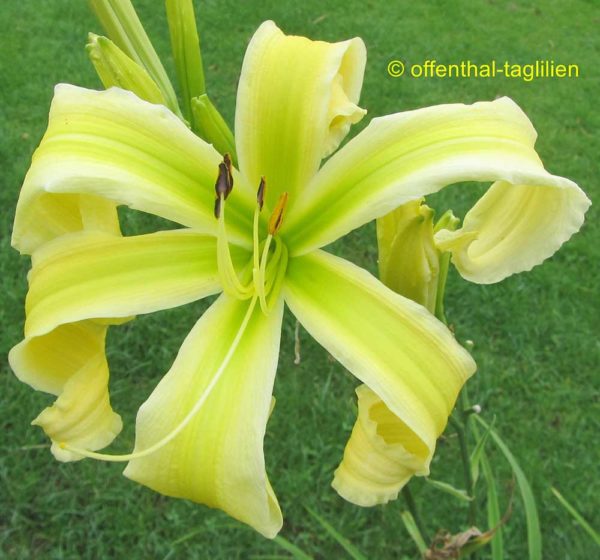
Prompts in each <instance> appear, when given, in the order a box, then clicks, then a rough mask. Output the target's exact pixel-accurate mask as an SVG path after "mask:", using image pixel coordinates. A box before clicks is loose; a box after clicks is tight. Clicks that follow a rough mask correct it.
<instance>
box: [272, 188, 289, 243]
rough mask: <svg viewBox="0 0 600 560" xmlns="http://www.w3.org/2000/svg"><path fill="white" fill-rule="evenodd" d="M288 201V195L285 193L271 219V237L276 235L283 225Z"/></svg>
mask: <svg viewBox="0 0 600 560" xmlns="http://www.w3.org/2000/svg"><path fill="white" fill-rule="evenodd" d="M287 200H288V193H286V192H284V193H283V194H282V195H281V196H280V197H279V200H278V201H277V205H276V206H275V210H273V213H272V214H271V217H270V218H269V235H275V234H276V233H277V232H278V231H279V229H280V228H281V224H282V223H283V213H284V211H285V206H286V204H287Z"/></svg>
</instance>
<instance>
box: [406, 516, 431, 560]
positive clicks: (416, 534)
mask: <svg viewBox="0 0 600 560" xmlns="http://www.w3.org/2000/svg"><path fill="white" fill-rule="evenodd" d="M400 517H401V518H402V522H403V523H404V526H405V527H406V530H407V531H408V534H409V535H410V536H411V538H412V540H413V541H414V542H415V544H416V545H417V548H418V549H419V553H420V554H424V553H425V552H427V545H426V544H425V541H424V539H423V536H422V535H421V531H419V528H418V527H417V524H416V523H415V519H414V517H413V516H412V514H411V513H410V511H403V512H402V513H401V514H400Z"/></svg>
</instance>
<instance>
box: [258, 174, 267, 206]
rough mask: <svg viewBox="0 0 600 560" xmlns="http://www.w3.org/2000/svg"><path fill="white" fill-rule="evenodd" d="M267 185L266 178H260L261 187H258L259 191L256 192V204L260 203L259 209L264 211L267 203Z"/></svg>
mask: <svg viewBox="0 0 600 560" xmlns="http://www.w3.org/2000/svg"><path fill="white" fill-rule="evenodd" d="M266 186H267V183H266V181H265V178H264V177H261V178H260V185H258V190H257V191H256V202H257V203H258V209H259V210H262V209H263V205H264V203H265V187H266Z"/></svg>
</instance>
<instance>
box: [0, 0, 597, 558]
mask: <svg viewBox="0 0 600 560" xmlns="http://www.w3.org/2000/svg"><path fill="white" fill-rule="evenodd" d="M135 4H136V6H137V7H138V9H139V13H140V16H141V18H142V21H143V22H144V24H145V25H146V27H147V30H148V32H149V34H150V36H151V38H152V40H153V41H154V43H155V46H156V47H157V50H158V51H159V52H160V53H161V55H162V56H163V58H164V60H165V61H166V64H167V66H168V69H169V70H173V65H172V60H171V59H170V53H169V47H168V33H167V27H166V21H165V17H164V10H163V5H162V2H161V1H159V0H154V1H153V0H143V1H142V0H138V1H136V2H135ZM195 4H196V5H197V7H198V8H199V9H198V19H199V26H200V30H201V34H202V39H203V53H204V57H205V64H206V72H207V79H208V88H209V93H211V96H212V97H213V99H215V100H216V102H217V104H218V106H219V107H220V108H221V109H222V110H223V112H224V114H225V115H226V116H227V117H228V118H229V119H230V120H231V119H232V117H233V113H234V106H235V92H236V84H237V79H238V75H239V70H240V66H241V61H242V57H243V53H244V50H245V47H246V44H247V42H248V40H249V38H250V37H251V35H252V33H253V31H254V30H255V29H256V27H257V26H258V25H259V24H260V22H262V21H263V20H265V19H269V18H270V19H274V20H275V21H276V22H277V23H278V24H279V25H280V26H281V27H282V28H283V29H284V30H285V31H286V32H287V33H295V34H302V35H307V36H309V37H311V38H319V39H325V40H341V39H346V38H349V37H351V36H355V35H359V36H361V37H362V38H363V39H364V40H365V42H366V45H367V48H368V53H369V60H368V65H367V72H366V79H365V86H364V89H363V95H362V106H364V107H366V108H367V109H368V110H369V116H376V115H381V114H387V113H392V112H396V111H400V110H406V109H413V108H417V107H422V106H426V105H432V104H436V103H447V102H466V103H470V102H473V101H476V100H487V99H493V98H495V97H497V96H500V95H509V96H510V97H512V98H513V99H514V100H516V101H517V102H518V103H519V104H520V106H521V107H522V108H523V109H524V110H525V111H526V113H527V114H528V115H529V117H530V118H531V120H532V121H533V123H534V125H535V126H536V128H537V130H538V132H539V136H540V137H539V140H538V144H537V148H538V151H539V153H540V155H541V157H542V159H543V161H544V162H545V164H546V167H547V168H548V169H549V170H550V171H551V172H553V173H555V174H558V175H563V176H566V177H569V178H571V179H573V180H575V181H576V182H577V183H578V184H580V185H581V186H582V187H583V188H584V189H585V190H586V192H587V193H588V195H589V196H590V197H591V198H592V200H593V199H594V198H595V196H596V195H597V193H598V175H599V173H598V171H599V170H598V154H599V153H600V140H599V137H598V128H599V125H600V116H599V113H598V111H597V110H596V104H597V102H598V96H599V93H600V88H599V87H598V86H599V81H598V80H599V75H600V74H599V71H598V68H599V65H598V60H599V57H600V41H599V34H598V32H597V30H598V27H599V24H600V10H599V8H598V3H597V2H596V1H592V0H588V1H585V0H571V1H569V2H562V1H560V0H549V1H546V2H529V1H525V0H514V1H512V2H503V1H500V0H488V1H484V0H477V1H466V0H463V1H460V2H451V1H444V0H435V1H430V2H415V1H400V2H398V1H396V2H395V1H390V0H383V1H381V0H364V1H357V0H346V1H343V2H342V1H323V0H308V1H305V2H296V1H288V0H268V1H264V2H237V1H234V0H227V1H216V0H204V1H201V2H200V1H198V2H195ZM88 31H95V32H100V27H99V25H98V24H97V23H96V22H95V21H94V19H93V17H92V15H91V14H90V13H89V12H88V10H87V6H86V3H85V2H73V1H72V0H53V1H51V2H41V1H40V2H38V1H34V0H5V1H4V2H2V3H1V4H0V46H1V49H0V64H1V66H0V85H1V88H0V94H1V98H0V101H1V104H0V127H1V128H0V158H1V159H0V163H1V169H2V174H1V179H0V180H1V182H2V190H1V192H0V196H1V197H2V199H1V209H2V212H1V228H2V229H1V252H0V267H1V275H0V282H1V289H2V307H1V308H0V319H1V331H0V342H1V346H0V351H1V352H2V363H1V367H2V375H1V377H0V430H1V434H2V440H1V442H0V445H1V455H0V479H1V480H0V557H7V558H44V559H45V558H52V559H54V558H57V559H58V558H132V559H134V558H223V559H234V558H255V559H259V558H264V559H266V558H286V557H287V556H286V555H287V553H286V552H285V551H283V550H282V549H281V548H279V546H278V545H277V544H276V543H274V542H271V541H269V540H266V539H263V538H262V537H260V536H259V535H258V534H256V533H254V532H253V531H252V530H251V529H248V528H247V527H245V526H242V525H241V524H239V523H237V522H235V521H234V520H232V519H230V518H229V517H227V516H226V515H225V514H223V513H221V512H218V511H213V510H209V509H207V508H205V507H203V506H200V505H196V504H192V503H188V502H185V501H178V500H173V499H169V498H165V497H162V496H160V495H158V494H155V493H153V492H151V491H149V490H147V489H146V488H143V487H141V486H137V485H135V484H134V483H132V482H131V481H129V480H127V479H125V478H124V477H122V476H121V474H120V473H121V470H122V468H123V467H122V465H118V464H105V463H98V462H93V461H83V462H80V463H71V464H61V463H58V462H56V461H54V460H53V458H52V456H51V455H50V453H49V450H48V447H47V440H46V438H45V437H44V435H43V433H42V432H41V430H39V428H34V427H31V426H30V425H29V422H30V421H31V420H32V419H33V418H34V417H35V416H36V415H37V414H38V412H39V411H40V410H41V409H42V408H43V407H44V406H46V405H48V404H49V403H50V402H51V400H52V399H51V398H49V397H48V396H47V395H43V394H41V393H35V392H34V391H32V390H31V389H30V388H28V387H27V386H25V385H23V384H21V383H19V382H18V381H17V380H16V378H14V376H13V375H12V373H11V372H10V370H9V368H8V366H7V364H6V353H7V352H8V350H9V348H10V347H11V346H12V345H14V344H16V343H17V342H18V341H19V340H20V338H21V336H22V325H23V319H24V317H23V301H24V297H25V293H26V272H27V270H28V268H29V260H28V259H27V258H25V257H19V256H18V254H17V253H16V252H15V251H14V250H12V249H11V248H10V230H11V224H12V220H13V216H14V207H15V203H16V200H17V196H18V192H19V187H20V184H21V182H22V179H23V176H24V174H25V172H26V170H27V168H28V165H29V162H30V158H31V154H32V152H33V150H34V149H35V147H36V145H37V144H38V142H39V140H40V138H41V135H42V133H43V131H44V129H45V126H46V122H47V112H48V107H49V103H50V100H51V97H52V88H53V86H54V84H55V83H58V82H69V83H74V84H78V85H82V86H86V87H91V88H99V87H100V84H99V81H98V79H97V78H96V76H95V74H94V72H93V70H92V67H91V65H90V64H89V63H88V61H87V59H86V56H85V53H84V49H83V45H84V43H85V39H86V33H87V32H88ZM392 58H398V59H402V60H405V61H407V62H409V63H419V62H422V61H424V60H426V59H428V58H435V59H437V60H438V61H440V62H448V63H449V62H457V61H461V60H465V59H471V60H473V61H477V62H487V61H490V60H492V59H496V60H497V61H499V62H503V61H504V60H509V61H514V62H519V63H527V62H533V61H534V60H536V59H554V60H555V61H557V62H564V63H577V64H579V66H580V72H581V76H580V78H578V79H562V80H561V79H547V80H537V81H533V82H531V83H524V82H523V81H519V80H508V79H504V78H497V79H479V80H476V79H429V80H425V79H421V80H417V79H411V78H407V77H403V78H398V79H392V78H390V77H388V76H387V74H386V65H387V62H388V61H389V60H390V59H392ZM172 75H173V73H172ZM366 120H367V119H365V122H366ZM362 126H364V124H363V125H362ZM481 192H482V188H481V187H475V186H472V185H462V188H460V187H453V188H449V189H447V190H446V191H445V192H444V193H442V194H441V195H438V196H436V197H435V198H434V199H433V200H432V204H434V205H435V206H437V207H438V208H440V209H441V208H444V207H447V206H452V207H453V208H454V209H455V210H457V211H458V212H459V213H462V212H464V211H465V209H466V208H468V207H469V204H471V203H472V202H473V201H474V200H475V196H476V195H477V194H478V193H481ZM124 220H125V229H126V231H128V232H129V233H131V232H134V231H149V230H151V229H152V228H153V227H156V225H157V223H156V221H155V220H153V219H151V218H148V217H144V216H142V217H139V216H124ZM599 233H600V232H599V227H598V208H597V206H596V207H592V209H591V210H590V212H589V213H588V216H587V223H586V225H585V226H584V228H583V230H582V231H581V232H580V233H579V234H578V235H576V236H575V238H573V239H572V240H571V241H570V242H569V243H567V244H566V245H565V246H564V247H563V248H562V249H561V250H560V252H559V253H558V254H557V255H555V256H554V257H553V258H552V259H550V260H549V261H547V262H546V263H545V264H544V266H542V267H537V268H535V269H534V270H533V271H532V272H530V273H527V274H520V275H517V276H513V277H511V278H509V279H508V280H506V281H504V282H503V283H501V284H499V285H493V286H477V285H469V284H467V283H466V282H464V281H463V280H462V279H460V278H459V277H458V275H457V274H456V273H455V272H452V273H451V276H450V280H449V286H448V296H449V297H448V302H447V311H448V315H449V318H450V320H451V321H452V322H453V323H454V324H455V325H456V326H457V332H458V335H459V337H461V338H463V339H464V338H471V339H473V340H474V341H475V348H474V351H473V352H474V355H475V358H476V360H477V362H478V364H479V372H478V374H477V375H476V376H475V377H474V378H473V379H472V380H471V381H470V382H469V388H470V393H471V396H472V398H473V399H474V400H476V401H477V402H479V403H480V404H481V405H482V406H483V408H484V413H485V414H486V417H487V418H488V419H490V418H492V417H494V416H495V417H496V427H497V429H498V430H499V432H500V433H501V434H502V436H503V437H504V439H505V440H506V441H507V442H508V443H509V445H510V446H511V448H512V450H513V452H514V453H515V455H516V456H517V457H518V459H519V461H520V463H521V465H522V467H523V469H524V471H525V472H526V474H527V475H528V477H529V478H530V480H531V481H532V485H533V489H534V492H535V494H536V497H537V500H538V506H539V509H540V515H541V523H542V530H543V536H544V551H545V552H544V558H548V559H555V558H556V559H587V558H594V557H597V554H598V549H596V548H594V546H593V544H592V543H591V541H590V540H589V539H588V537H587V536H586V535H585V534H584V533H583V532H582V531H581V530H580V528H579V527H578V526H576V525H575V524H574V523H573V521H572V520H571V518H570V517H569V516H568V514H567V513H566V512H565V511H564V510H563V509H562V508H561V506H560V505H559V504H558V502H557V501H556V500H555V499H554V498H553V496H552V494H551V493H550V491H549V486H550V485H555V486H557V487H558V488H559V490H560V491H561V492H562V493H563V495H564V496H565V497H566V498H567V499H569V500H570V501H571V502H572V503H573V504H574V505H575V506H576V507H577V508H578V509H579V511H580V512H581V513H582V514H583V515H584V516H585V517H586V518H587V519H588V520H589V521H590V522H591V523H592V525H595V526H596V527H598V525H600V519H599V516H598V511H600V499H599V497H598V496H599V491H600V486H599V484H598V476H597V475H598V463H599V459H600V457H599V454H598V445H597V444H598V428H599V424H600V421H599V420H600V419H599V407H598V364H599V361H600V360H599V354H600V353H599V343H598V331H599V329H598V326H599V322H600V321H599V316H600V307H599V304H598V290H597V286H598V278H599V277H600V265H599V263H600V235H599ZM336 250H337V251H338V252H340V253H342V254H344V255H345V256H347V257H348V258H350V259H351V260H353V261H354V262H356V263H359V264H361V265H363V266H365V267H367V268H369V269H371V270H375V263H376V250H375V244H374V227H373V225H372V224H371V225H368V226H366V227H364V228H362V229H361V230H359V231H358V232H355V233H353V234H351V235H349V236H348V237H347V238H346V239H344V241H343V242H340V243H338V244H337V246H336ZM205 305H206V303H205V302H200V303H198V304H194V305H191V306H188V307H186V308H183V309H175V310H170V311H165V312H161V313H157V314H153V315H151V316H146V317H140V318H139V319H138V320H136V321H134V322H133V323H131V324H127V325H125V326H123V327H120V328H114V329H112V331H111V335H110V340H109V359H110V364H111V368H112V373H113V375H112V380H111V390H112V394H113V401H114V405H115V407H116V409H117V410H118V411H119V412H120V413H121V414H122V415H123V417H124V419H125V422H126V428H125V430H124V432H123V435H122V436H121V444H120V446H121V449H127V448H129V447H131V444H132V442H133V435H134V433H133V420H134V417H135V411H136V409H137V407H138V406H139V405H140V403H141V402H143V401H144V400H145V399H146V398H147V396H148V395H149V394H150V392H151V391H152V389H153V387H154V386H155V384H156V383H157V381H158V380H159V379H160V376H161V375H162V374H163V373H164V372H165V371H167V369H168V367H169V365H170V363H171V362H172V360H173V358H174V356H175V354H176V352H177V349H178V347H179V345H180V344H181V342H182V340H183V338H184V337H185V335H186V333H187V331H188V330H189V329H190V328H191V326H192V325H193V323H194V321H195V320H196V318H197V317H198V315H199V313H200V312H201V311H202V310H203V309H204V308H205ZM293 328H294V323H293V321H292V319H291V318H290V317H289V316H288V318H287V320H286V323H285V328H284V335H283V340H282V354H281V360H280V364H279V372H278V378H277V382H276V387H275V394H276V397H277V407H276V409H275V412H274V414H273V416H272V418H271V422H270V423H269V427H268V433H267V437H266V442H265V451H266V456H267V465H268V471H269V474H270V477H271V480H272V482H273V486H274V488H275V491H276V493H277V495H278V497H279V499H280V502H281V505H282V508H283V510H284V515H285V525H284V529H283V532H282V535H283V536H285V537H286V538H287V539H289V540H291V541H293V542H295V543H296V544H297V545H298V546H300V547H302V548H303V549H304V550H305V551H306V552H308V553H310V554H312V555H314V556H315V557H317V558H344V557H345V553H344V552H343V550H342V549H341V548H340V547H339V545H337V544H336V543H335V542H334V541H333V540H332V539H331V538H330V537H328V536H327V535H326V534H325V532H324V531H323V529H322V528H321V527H320V526H319V525H318V524H317V523H316V522H315V521H314V519H313V518H312V517H311V516H310V515H309V514H308V513H307V511H306V509H305V506H309V507H311V508H313V509H314V510H316V511H317V512H318V513H320V514H321V515H322V516H323V517H325V518H326V519H328V520H329V521H330V522H331V523H333V524H334V525H335V526H336V528H337V529H338V530H339V531H340V532H341V533H342V534H344V535H345V536H346V537H347V538H349V539H350V540H351V541H352V542H353V543H354V544H355V545H356V546H357V547H359V548H360V549H361V550H362V551H363V552H364V553H365V554H366V555H367V557H368V558H375V559H377V558H403V557H409V558H412V557H415V556H416V550H415V549H414V547H413V545H412V543H411V542H410V540H409V538H408V537H407V535H406V533H405V531H404V528H403V526H402V524H401V521H400V516H399V514H400V512H401V511H402V509H403V507H404V506H403V504H402V503H401V502H400V501H398V502H395V503H391V504H389V505H387V506H385V507H377V508H372V509H361V508H358V507H355V506H353V505H351V504H348V503H346V502H344V501H343V500H342V499H341V498H339V497H338V496H337V494H336V493H335V492H334V491H333V490H332V489H331V488H330V482H331V478H332V473H333V470H334V469H335V467H336V466H337V464H338V461H339V460H340V458H341V455H342V451H343V447H344V445H345V442H346V439H347V437H348V435H349V432H350V430H351V427H352V424H353V422H354V417H355V399H354V393H353V388H354V386H355V385H356V381H355V380H354V379H353V378H352V376H351V375H349V374H348V373H347V372H345V371H344V369H343V368H342V367H341V366H340V365H339V364H336V363H334V362H332V361H331V360H330V359H329V358H328V355H327V353H326V352H325V351H324V350H323V349H321V348H320V347H319V346H318V345H317V344H316V343H315V342H314V341H312V340H311V339H310V337H309V336H308V335H307V333H305V332H302V333H301V339H302V362H301V364H300V365H297V366H296V365H294V364H293ZM492 461H493V465H494V468H495V469H496V471H497V472H498V476H499V484H500V493H501V500H502V503H503V504H504V505H505V504H506V502H507V497H508V488H509V485H510V484H509V483H510V472H509V470H508V469H507V468H506V467H505V465H504V463H503V459H502V457H501V456H500V455H498V454H495V453H493V454H492ZM459 473H460V470H459V464H458V452H457V445H456V440H455V438H454V437H452V435H451V434H448V435H447V436H446V437H445V438H443V439H442V440H441V443H440V445H439V451H438V453H437V455H436V457H435V460H434V463H433V468H432V476H433V477H434V478H437V479H442V480H446V481H449V482H453V483H455V484H457V485H459V486H460V485H462V482H461V479H460V476H459ZM412 487H413V491H414V493H415V495H416V498H417V501H418V503H419V505H420V507H421V509H422V513H423V516H424V517H425V519H426V523H427V525H428V527H429V529H430V531H432V532H433V531H435V530H436V529H438V528H445V529H448V530H450V531H458V530H461V529H464V528H466V526H465V507H464V506H463V505H462V504H461V503H459V502H456V501H455V500H453V499H452V498H451V497H449V496H446V495H444V494H439V492H438V491H437V490H435V489H432V488H431V487H429V486H425V485H424V484H423V482H422V481H420V480H417V481H415V482H414V483H412ZM481 528H482V529H483V528H485V527H484V526H483V523H482V526H481ZM506 549H507V558H515V559H519V558H525V557H526V537H525V524H524V516H523V510H522V507H521V505H520V504H519V503H518V500H517V503H516V504H515V508H514V513H513V515H512V518H511V519H510V522H509V524H508V526H507V528H506ZM484 556H485V555H484Z"/></svg>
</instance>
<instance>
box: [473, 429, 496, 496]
mask: <svg viewBox="0 0 600 560" xmlns="http://www.w3.org/2000/svg"><path fill="white" fill-rule="evenodd" d="M493 424H494V423H493V422H492V425H493ZM489 436H490V430H489V429H487V430H486V431H485V433H484V434H483V436H482V437H479V435H478V434H476V439H477V444H476V445H475V449H473V452H472V453H471V461H470V462H471V476H472V477H473V486H475V484H477V479H478V478H479V462H480V460H481V456H482V454H483V450H484V448H485V444H486V443H487V441H488V439H489Z"/></svg>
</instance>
